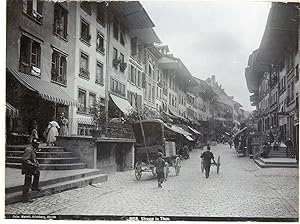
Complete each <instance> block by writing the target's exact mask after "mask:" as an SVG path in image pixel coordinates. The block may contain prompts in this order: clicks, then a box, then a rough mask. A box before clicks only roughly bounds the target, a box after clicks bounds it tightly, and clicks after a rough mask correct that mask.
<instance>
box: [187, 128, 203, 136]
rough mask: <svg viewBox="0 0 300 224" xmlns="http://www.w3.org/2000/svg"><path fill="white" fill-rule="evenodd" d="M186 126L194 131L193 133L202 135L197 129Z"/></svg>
mask: <svg viewBox="0 0 300 224" xmlns="http://www.w3.org/2000/svg"><path fill="white" fill-rule="evenodd" d="M188 127H189V129H191V131H192V132H194V133H195V134H197V135H202V134H201V133H200V132H199V131H197V130H195V129H194V128H192V127H190V126H188Z"/></svg>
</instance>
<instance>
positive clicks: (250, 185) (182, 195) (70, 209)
mask: <svg viewBox="0 0 300 224" xmlns="http://www.w3.org/2000/svg"><path fill="white" fill-rule="evenodd" d="M212 152H213V153H214V155H215V158H217V157H218V155H220V156H221V167H220V173H219V174H217V173H216V167H215V166H212V167H211V176H210V177H209V178H208V179H206V178H205V177H204V174H202V173H201V170H200V159H199V157H200V153H201V151H200V150H198V151H197V152H192V153H191V158H190V159H188V160H184V161H182V170H181V173H180V175H179V176H175V171H174V169H173V168H171V172H170V176H169V178H168V181H167V182H165V183H164V185H163V188H158V187H157V181H156V179H155V178H154V177H153V176H152V174H151V173H143V175H142V178H141V180H140V181H136V180H135V176H134V171H127V172H118V173H116V174H113V175H110V176H109V180H108V181H107V182H104V183H101V184H98V185H94V186H88V187H84V188H80V189H75V190H70V191H66V192H62V193H59V194H55V195H50V196H44V197H43V198H38V199H36V200H34V202H33V203H31V204H23V203H16V204H12V205H8V206H6V207H5V212H6V214H40V215H97V216H98V215H100V216H101V215H118V216H135V215H138V216H196V217H273V218H297V217H298V169H295V168H293V169H291V168H280V169H277V168H269V169H261V168H259V167H258V166H257V165H256V164H255V163H254V162H253V160H251V159H249V158H245V157H237V156H236V154H235V150H234V149H230V148H229V146H228V145H222V144H219V145H218V146H213V147H212Z"/></svg>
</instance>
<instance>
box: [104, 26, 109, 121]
mask: <svg viewBox="0 0 300 224" xmlns="http://www.w3.org/2000/svg"><path fill="white" fill-rule="evenodd" d="M106 37H107V40H106V68H105V70H106V73H105V121H106V122H108V101H109V95H108V84H109V55H110V53H109V52H110V51H109V50H110V49H109V46H110V21H108V23H107V35H106Z"/></svg>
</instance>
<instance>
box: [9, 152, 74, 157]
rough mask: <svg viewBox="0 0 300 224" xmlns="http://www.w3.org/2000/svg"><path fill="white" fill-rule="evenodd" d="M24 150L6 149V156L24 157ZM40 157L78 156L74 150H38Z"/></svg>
mask: <svg viewBox="0 0 300 224" xmlns="http://www.w3.org/2000/svg"><path fill="white" fill-rule="evenodd" d="M23 154H24V151H6V156H12V157H22V156H23ZM36 154H37V157H38V158H65V157H76V155H75V154H74V153H73V152H37V153H36Z"/></svg>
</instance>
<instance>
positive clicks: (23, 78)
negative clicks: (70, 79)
mask: <svg viewBox="0 0 300 224" xmlns="http://www.w3.org/2000/svg"><path fill="white" fill-rule="evenodd" d="M7 70H8V71H9V72H10V73H11V74H12V75H13V76H14V77H15V78H16V79H17V80H18V81H19V82H20V83H22V85H24V86H25V87H26V88H28V89H29V90H31V91H33V92H37V93H38V94H39V95H40V96H41V98H42V99H44V100H48V101H51V102H54V103H58V104H63V105H72V106H76V105H77V102H76V101H75V100H74V99H72V97H71V96H69V95H68V94H67V93H66V92H65V91H64V90H63V89H62V88H61V87H60V86H58V85H56V84H54V83H51V82H48V81H45V80H42V79H40V78H39V77H36V76H33V75H28V74H25V73H23V72H19V71H16V70H14V69H12V68H7Z"/></svg>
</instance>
